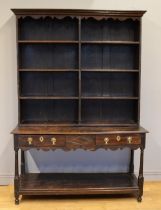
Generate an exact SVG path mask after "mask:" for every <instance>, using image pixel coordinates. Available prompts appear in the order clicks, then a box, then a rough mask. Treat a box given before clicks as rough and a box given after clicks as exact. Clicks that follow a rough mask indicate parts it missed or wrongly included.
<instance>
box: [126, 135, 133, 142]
mask: <svg viewBox="0 0 161 210" xmlns="http://www.w3.org/2000/svg"><path fill="white" fill-rule="evenodd" d="M127 140H128V143H129V144H131V143H132V137H131V136H129V137H127Z"/></svg>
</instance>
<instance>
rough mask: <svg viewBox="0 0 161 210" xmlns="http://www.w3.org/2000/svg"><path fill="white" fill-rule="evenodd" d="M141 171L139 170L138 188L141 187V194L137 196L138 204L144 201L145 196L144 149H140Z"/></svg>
mask: <svg viewBox="0 0 161 210" xmlns="http://www.w3.org/2000/svg"><path fill="white" fill-rule="evenodd" d="M140 150H141V151H140V152H141V154H140V169H139V177H138V186H139V192H138V195H137V200H138V202H141V201H142V196H143V185H144V176H143V161H144V147H142V148H141V149H140Z"/></svg>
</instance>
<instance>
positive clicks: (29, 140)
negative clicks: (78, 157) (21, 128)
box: [18, 135, 66, 147]
mask: <svg viewBox="0 0 161 210" xmlns="http://www.w3.org/2000/svg"><path fill="white" fill-rule="evenodd" d="M65 140H66V137H65V136H64V135H19V136H18V144H19V146H20V147H52V146H53V147H61V146H64V145H65Z"/></svg>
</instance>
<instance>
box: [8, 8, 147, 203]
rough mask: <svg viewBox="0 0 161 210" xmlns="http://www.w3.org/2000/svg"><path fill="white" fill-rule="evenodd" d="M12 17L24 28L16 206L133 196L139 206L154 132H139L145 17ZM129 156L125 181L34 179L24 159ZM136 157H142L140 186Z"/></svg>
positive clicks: (93, 13)
mask: <svg viewBox="0 0 161 210" xmlns="http://www.w3.org/2000/svg"><path fill="white" fill-rule="evenodd" d="M12 11H13V12H14V14H15V15H16V28H17V29H16V30H17V38H16V42H17V76H18V79H17V81H18V85H17V86H18V115H19V117H18V125H17V127H16V128H15V129H14V130H13V131H12V134H13V135H14V150H15V179H14V193H15V203H16V204H19V197H20V195H76V194H77V195H86V194H87V195H89V194H91V195H92V194H129V193H130V194H134V195H135V196H136V197H137V200H138V201H139V202H140V201H141V199H142V195H143V183H144V177H143V156H144V149H145V137H146V133H147V132H148V131H147V130H145V129H144V128H142V127H141V126H140V84H141V82H140V80H141V21H142V16H143V14H144V13H145V11H126V10H125V11H117V10H113V11H112V10H109V11H105V10H72V9H67V10H65V9H12ZM124 148H128V149H129V150H130V156H129V168H128V171H127V172H126V173H93V174H92V173H86V174H83V173H66V174H65V173H40V174H33V173H28V172H27V170H26V168H25V164H26V160H25V151H26V150H30V149H37V150H40V149H41V150H44V151H48V150H53V151H54V150H56V149H62V150H64V151H71V150H77V149H83V150H90V151H95V150H97V149H105V150H108V149H110V150H117V149H124ZM19 149H20V150H21V153H20V154H21V159H20V160H19V152H18V151H19ZM136 149H140V168H139V176H138V178H137V177H136V176H135V175H134V150H136ZM19 162H20V163H21V164H20V167H19ZM19 168H20V169H21V170H19Z"/></svg>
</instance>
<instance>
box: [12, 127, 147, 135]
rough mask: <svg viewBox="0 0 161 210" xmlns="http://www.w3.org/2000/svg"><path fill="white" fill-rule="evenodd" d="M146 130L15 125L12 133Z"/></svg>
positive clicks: (136, 129) (118, 132)
mask: <svg viewBox="0 0 161 210" xmlns="http://www.w3.org/2000/svg"><path fill="white" fill-rule="evenodd" d="M147 132H148V131H147V130H146V129H144V128H143V127H132V128H131V127H105V126H104V127H102V126H96V127H89V126H86V127H85V126H82V127H80V126H64V127H63V126H60V127H59V126H58V127H56V126H17V127H16V128H15V129H14V130H13V131H12V134H22V135H23V134H132V133H133V134H135V133H140V134H141V133H143V134H144V133H147Z"/></svg>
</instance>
